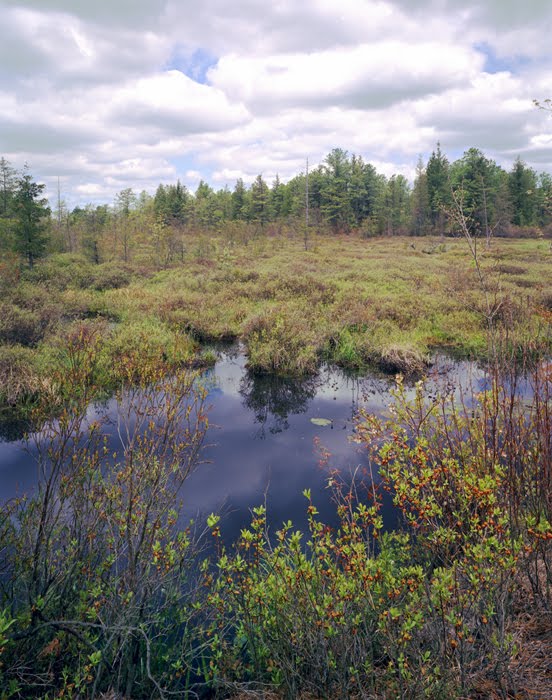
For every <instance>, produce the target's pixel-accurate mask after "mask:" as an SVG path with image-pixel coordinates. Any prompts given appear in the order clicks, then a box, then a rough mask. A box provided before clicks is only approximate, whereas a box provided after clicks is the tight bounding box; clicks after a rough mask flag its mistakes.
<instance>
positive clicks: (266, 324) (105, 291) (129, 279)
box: [0, 229, 552, 385]
mask: <svg viewBox="0 0 552 700" xmlns="http://www.w3.org/2000/svg"><path fill="white" fill-rule="evenodd" d="M182 251H183V252H182V256H181V257H180V259H179V260H178V262H177V263H175V264H174V265H173V266H172V267H168V268H166V269H163V270H157V271H156V270H155V269H154V268H151V267H147V266H145V265H144V264H143V263H140V264H139V265H137V264H135V266H134V267H131V266H129V265H122V264H121V263H117V262H107V263H104V264H102V265H92V264H91V263H90V262H87V261H86V260H85V259H83V258H82V257H78V256H70V255H56V256H52V257H51V258H49V259H47V260H45V261H42V262H41V263H40V264H37V265H36V268H35V270H33V272H32V273H31V272H25V273H24V274H23V275H20V276H19V277H18V276H15V277H13V279H12V284H11V285H6V286H5V288H4V292H3V299H2V302H1V303H2V316H1V317H0V340H1V341H2V343H3V344H4V345H7V346H11V347H13V348H16V349H17V348H18V347H19V346H22V345H24V346H26V347H29V348H31V349H32V352H31V353H30V354H29V353H27V355H26V356H25V357H26V361H27V362H28V363H29V366H30V367H32V368H33V369H34V370H36V372H37V373H38V375H40V374H41V372H43V371H44V370H45V369H48V372H50V371H51V365H50V364H49V363H48V362H43V361H41V360H40V358H41V357H42V356H44V355H48V354H50V355H51V353H50V351H49V348H51V347H53V346H55V345H56V344H59V341H60V339H61V340H63V338H64V334H66V332H67V329H68V328H70V326H71V324H74V323H78V322H89V321H92V320H94V319H96V320H98V321H106V322H108V323H107V325H106V326H105V328H106V330H105V333H106V334H107V338H108V343H107V346H108V347H110V348H111V351H112V353H113V354H117V353H124V352H125V350H129V351H130V350H135V349H136V347H137V346H138V345H140V344H143V348H144V352H145V354H146V355H151V354H155V353H158V354H161V355H162V356H164V357H165V358H167V359H168V360H169V364H170V362H173V363H174V366H178V365H180V364H182V363H183V362H190V363H196V362H197V360H196V358H197V357H198V356H199V357H201V345H202V344H210V343H213V342H218V341H226V340H241V341H243V343H244V347H245V350H246V353H247V356H248V362H249V366H250V368H251V369H252V370H254V371H256V372H276V373H281V374H286V375H301V374H308V373H312V372H313V371H315V370H316V368H317V366H318V365H319V364H320V362H322V361H327V362H330V363H336V364H338V365H341V366H344V367H347V368H351V369H365V368H367V367H369V366H373V367H379V368H380V369H383V370H385V371H389V372H396V371H401V372H406V373H409V372H413V373H415V372H419V371H420V370H422V369H423V368H424V366H426V365H427V363H428V358H429V357H430V355H431V353H432V352H433V351H434V350H436V349H445V350H447V351H449V352H453V353H455V354H457V355H460V356H464V357H477V358H484V357H485V353H486V347H487V343H486V332H487V329H486V322H485V318H486V314H487V312H488V310H487V309H486V308H484V307H483V306H482V301H481V294H480V286H479V280H478V275H477V271H476V270H475V269H474V265H473V261H472V260H471V259H470V256H469V252H468V251H467V250H466V246H465V243H464V241H462V240H461V239H447V240H446V242H445V243H444V244H443V243H441V242H439V241H433V240H431V239H423V240H415V241H413V239H410V238H408V239H407V238H400V237H397V238H370V239H363V238H359V237H355V236H337V237H336V236H334V237H331V236H322V235H318V236H316V237H315V236H313V238H312V240H311V245H310V246H309V249H308V250H307V251H305V250H304V246H303V241H302V239H301V238H300V237H299V236H294V235H292V232H289V231H286V232H284V234H282V235H278V234H277V233H275V232H272V233H269V234H266V233H262V232H259V231H254V232H251V235H248V236H237V235H236V232H233V231H231V230H230V229H229V231H228V232H223V233H221V234H220V235H218V236H214V237H211V238H206V237H205V236H200V237H197V236H192V235H191V234H188V236H187V237H185V240H184V241H183V249H182ZM479 261H480V264H481V268H482V270H483V271H484V274H485V278H486V280H487V282H488V286H489V293H490V294H491V296H492V303H493V304H494V307H493V313H494V314H495V316H496V318H495V319H494V322H496V324H497V326H499V327H501V328H504V329H507V330H508V332H509V333H510V334H512V335H515V334H520V333H526V334H527V333H528V332H529V333H533V334H535V333H537V332H542V328H544V327H546V326H547V325H549V322H550V318H549V317H550V298H552V281H551V280H552V276H551V275H550V266H551V256H550V252H549V248H548V245H547V243H546V242H543V241H539V240H519V241H514V240H495V241H493V246H492V248H491V250H490V251H487V250H485V251H482V252H481V254H480V257H479ZM13 352H15V353H16V354H17V350H15V351H12V354H13ZM108 362H109V359H108ZM99 380H100V383H101V382H102V381H103V382H104V383H105V384H106V385H107V384H109V381H111V379H110V378H109V377H108V376H107V374H104V376H103V379H102V378H101V377H100V378H99Z"/></svg>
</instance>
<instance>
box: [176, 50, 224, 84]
mask: <svg viewBox="0 0 552 700" xmlns="http://www.w3.org/2000/svg"><path fill="white" fill-rule="evenodd" d="M217 62H218V58H217V57H216V56H215V55H214V54H212V53H210V52H209V51H208V50H207V49H196V50H195V51H193V52H190V51H189V50H187V49H185V48H184V47H182V46H176V47H175V49H174V51H173V53H172V55H171V57H170V59H169V60H168V61H167V63H166V64H165V70H179V71H180V72H181V73H184V74H185V75H187V76H188V78H191V79H192V80H194V81H195V82H196V83H201V84H203V85H206V84H207V82H208V81H207V71H208V70H209V68H212V67H213V66H216V64H217Z"/></svg>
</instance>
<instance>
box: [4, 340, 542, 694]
mask: <svg viewBox="0 0 552 700" xmlns="http://www.w3.org/2000/svg"><path fill="white" fill-rule="evenodd" d="M84 341H86V342H84ZM101 345H102V341H101V340H98V342H95V341H93V340H91V339H90V338H89V337H86V338H85V337H84V336H82V335H74V336H72V337H71V338H69V339H68V345H67V357H68V358H71V361H70V362H69V363H68V365H67V373H68V379H67V381H68V382H71V383H72V386H73V391H72V392H71V394H70V396H71V397H72V398H71V401H70V402H69V404H68V403H67V402H66V401H65V402H64V405H65V409H61V410H60V412H59V415H58V419H57V420H55V421H51V422H48V423H47V424H46V425H45V426H44V428H43V431H42V433H41V436H40V439H39V441H38V442H37V444H36V450H37V459H38V465H39V475H40V478H39V488H38V491H37V493H36V495H35V496H33V497H32V498H29V499H24V500H20V501H16V502H10V503H8V504H6V505H5V506H4V508H3V509H2V511H1V513H2V517H1V519H0V571H1V572H2V577H1V583H2V587H1V589H0V595H1V599H0V600H1V603H0V610H1V611H2V612H0V637H1V641H2V644H1V647H0V687H1V688H2V692H3V697H6V698H8V697H14V698H23V697H24V698H31V697H41V698H60V697H101V696H102V694H108V696H110V697H121V698H122V697H132V698H151V697H159V698H167V697H171V696H172V694H174V693H176V694H177V695H180V696H182V697H198V696H200V697H213V696H216V697H231V696H237V697H243V695H244V694H246V695H247V696H249V697H266V696H267V695H271V696H273V697H282V698H289V699H290V700H291V699H292V698H301V697H304V698H307V697H313V696H317V697H328V698H333V697H357V696H358V697H372V698H389V697H397V698H401V699H403V698H404V699H412V700H415V699H416V700H417V699H418V698H424V697H425V698H436V699H437V698H445V697H447V698H458V700H460V699H461V698H467V697H470V698H478V697H488V698H492V697H497V698H514V697H516V698H519V697H523V698H525V697H542V698H546V697H548V696H549V695H548V692H549V677H548V676H547V670H546V664H545V663H540V662H539V659H540V660H541V661H542V660H544V661H545V660H546V659H547V658H549V656H548V654H549V652H550V644H549V631H550V624H549V623H550V620H549V617H550V610H551V606H552V597H551V596H552V559H551V557H552V501H551V498H550V494H551V493H552V483H551V480H552V472H551V464H552V443H551V439H552V423H551V416H552V412H551V408H552V392H551V388H552V375H551V373H550V366H549V364H548V363H546V362H538V363H536V364H535V363H534V362H531V363H530V365H528V366H518V365H517V360H516V356H515V355H514V354H511V350H512V349H511V347H509V345H508V344H505V345H502V346H501V348H500V355H499V356H500V357H501V358H502V360H506V361H504V362H503V364H502V365H498V364H496V365H495V366H494V371H493V372H492V373H491V375H490V385H489V390H488V391H486V392H484V393H482V394H479V395H473V396H464V397H463V400H460V401H459V400H458V397H457V395H456V396H455V393H454V391H453V390H448V391H447V390H443V391H442V392H438V393H436V392H435V391H432V392H431V394H429V393H428V392H426V391H425V387H424V383H423V381H420V382H418V384H417V385H416V391H415V394H414V396H413V397H411V398H410V397H409V394H408V393H407V392H406V391H405V388H404V385H403V382H402V380H401V379H400V377H399V379H398V380H397V386H396V389H395V391H394V393H393V403H392V407H391V411H390V417H389V418H387V419H382V418H378V417H375V416H371V415H367V414H365V413H361V414H360V415H359V416H358V424H357V431H356V440H357V441H358V442H359V443H360V444H361V445H363V446H364V447H365V449H366V450H367V452H368V454H369V455H370V457H371V464H372V467H373V470H374V475H376V474H377V473H378V472H379V477H376V478H374V479H371V478H366V477H362V475H357V478H355V479H353V481H352V482H351V481H348V480H347V481H344V480H343V479H342V476H341V475H340V474H339V473H338V472H336V471H333V470H331V469H330V471H329V480H328V487H329V488H331V489H332V490H333V493H334V496H335V501H336V508H337V512H338V515H339V525H338V526H337V527H336V528H335V527H334V528H332V527H329V526H327V525H325V524H324V523H323V522H321V521H320V519H319V517H318V512H317V508H316V502H315V501H314V500H313V499H312V497H311V494H310V492H309V490H306V491H305V494H304V495H305V497H306V506H305V507H306V509H307V514H308V522H309V528H308V531H307V532H299V531H297V530H296V529H295V528H294V526H293V523H291V522H287V523H283V524H282V527H281V529H280V530H278V531H277V532H275V533H270V532H268V531H267V527H266V511H265V508H264V507H263V506H262V505H259V506H257V507H255V508H253V511H252V512H253V519H252V522H251V526H250V527H249V528H246V529H244V530H242V532H241V535H240V537H239V539H238V540H237V542H235V544H234V545H233V546H232V547H229V548H228V549H226V548H225V546H224V545H223V544H222V541H223V540H222V537H221V528H223V527H224V524H223V522H221V520H220V518H219V516H217V515H212V516H210V517H209V518H208V520H207V523H206V526H207V528H208V531H209V532H210V534H207V533H203V535H202V534H201V532H199V529H198V528H197V527H196V526H193V525H190V524H188V523H182V522H181V521H180V519H179V500H180V497H181V493H182V491H181V489H182V486H183V485H184V482H185V480H186V478H187V476H188V474H189V473H190V472H191V471H192V470H193V469H194V467H195V466H196V465H197V463H198V459H199V457H200V449H201V444H202V442H203V439H204V434H205V429H206V425H207V423H206V416H205V412H204V409H203V394H202V393H201V391H200V390H199V388H198V385H197V383H195V382H194V376H193V373H190V371H189V370H181V371H179V372H176V373H173V374H171V375H167V366H166V365H164V364H163V363H159V362H158V361H157V360H156V359H148V360H147V361H144V360H143V358H142V357H141V355H140V354H139V353H128V354H126V355H125V356H122V357H121V363H120V367H119V368H118V372H119V375H120V376H122V377H124V382H123V384H122V386H121V389H120V392H119V394H118V396H117V399H118V407H119V408H118V411H119V417H118V424H119V431H120V432H122V434H124V435H125V440H124V444H123V446H122V448H121V451H120V452H118V453H115V454H111V453H108V451H107V449H106V447H105V443H104V440H103V435H104V426H103V425H102V423H101V421H100V420H96V419H93V422H92V423H91V422H90V421H91V419H90V417H89V414H88V413H87V410H86V409H87V406H88V402H89V400H90V397H91V396H92V395H93V377H94V372H95V364H96V359H97V358H98V359H99V358H100V357H101V356H102V350H101ZM529 367H530V368H529ZM505 370H507V371H508V372H509V375H508V376H505V375H504V371H505ZM527 371H528V372H529V376H530V378H531V380H530V381H531V384H532V398H531V400H530V402H529V405H528V404H527V398H522V397H521V396H520V395H519V394H518V393H517V392H516V388H515V378H516V377H518V376H520V374H519V372H522V373H523V372H527ZM324 456H325V459H326V460H330V461H331V456H330V455H328V454H326V453H324ZM383 490H387V491H389V492H390V493H391V495H392V498H393V501H394V504H395V507H396V508H397V509H398V511H399V512H400V513H401V514H402V523H403V526H402V527H401V528H400V529H398V530H396V531H394V532H385V531H384V530H383V522H382V517H381V499H382V494H383ZM206 537H208V539H210V540H211V542H212V543H214V544H212V545H211V546H210V547H208V549H207V550H204V544H202V543H205V539H206ZM202 549H203V550H204V551H203V552H202ZM547 635H548V636H547ZM547 640H548V641H547ZM103 696H105V695H103Z"/></svg>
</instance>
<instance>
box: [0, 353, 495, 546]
mask: <svg viewBox="0 0 552 700" xmlns="http://www.w3.org/2000/svg"><path fill="white" fill-rule="evenodd" d="M432 376H433V379H432V384H433V386H436V385H437V384H439V385H441V384H443V383H444V382H448V383H449V384H451V385H453V386H456V387H464V388H466V387H468V386H471V387H472V388H473V389H474V390H476V391H480V390H481V389H483V388H484V387H485V378H484V375H483V373H482V372H481V371H480V370H478V369H477V368H475V366H473V365H471V364H469V363H465V362H463V363H458V362H454V361H452V360H449V359H446V358H437V361H436V363H435V366H434V367H433V369H432ZM203 381H204V382H205V384H206V387H207V389H208V392H209V393H208V398H207V405H208V406H210V410H209V414H208V415H209V424H210V428H209V431H208V434H207V441H206V442H207V443H208V445H207V447H206V448H205V449H204V451H203V454H202V459H203V460H204V463H202V464H200V465H199V466H198V468H197V470H196V471H195V472H194V473H193V474H192V475H191V476H190V478H189V479H188V481H187V482H186V484H185V486H184V492H183V495H184V512H183V517H184V518H186V520H187V519H188V518H192V517H193V518H196V517H197V516H200V517H201V516H205V515H208V514H209V513H211V512H220V511H222V513H223V514H224V519H223V523H222V528H223V532H224V534H225V539H227V540H231V539H233V538H234V537H235V536H236V535H237V534H238V532H239V529H240V528H242V527H244V526H245V525H247V524H248V522H249V521H250V509H251V508H252V507H253V506H255V505H259V504H261V503H263V502H265V501H266V505H267V508H268V521H269V525H270V527H271V528H272V530H275V529H277V528H278V527H279V526H280V525H281V524H282V522H283V521H287V520H288V519H291V520H292V521H293V522H294V524H296V525H297V526H298V527H301V528H304V526H305V522H306V519H305V508H306V500H305V498H304V496H303V495H302V492H303V490H304V489H305V488H310V489H311V493H312V496H313V500H314V502H315V504H316V505H317V507H318V509H319V511H320V513H321V517H322V519H323V520H325V521H326V522H329V523H334V522H335V508H334V505H333V503H332V498H331V494H330V492H329V491H328V489H327V488H326V484H327V479H328V475H329V468H337V469H339V470H340V471H341V473H342V474H343V476H344V478H345V479H349V478H350V475H351V474H352V473H353V472H355V471H356V472H357V477H358V478H359V479H362V478H363V477H365V475H366V470H367V468H368V466H369V465H368V459H367V455H366V452H365V451H364V450H363V449H361V448H359V446H358V445H357V444H355V443H353V442H352V441H351V440H350V438H351V436H352V435H353V433H354V417H355V413H356V411H357V410H358V408H359V407H363V408H365V409H366V410H368V411H370V412H373V413H377V414H382V413H385V412H386V410H387V409H388V406H389V403H390V400H391V397H390V394H389V389H390V388H391V387H392V386H393V380H392V379H390V378H383V377H376V376H369V377H354V376H351V375H347V374H345V373H343V372H341V371H339V370H338V369H335V368H323V369H322V370H321V371H320V373H319V375H318V376H316V377H310V378H308V379H305V380H303V381H297V380H286V379H281V378H275V377H271V376H264V377H256V376H252V375H250V374H249V373H248V372H247V370H246V368H245V358H244V356H243V354H241V353H240V352H238V351H236V352H225V353H222V354H221V356H220V359H219V361H218V362H217V364H216V366H215V367H214V368H213V369H212V370H209V371H208V372H206V374H205V376H204V377H203ZM115 409H116V406H115V403H114V401H112V402H110V403H108V404H107V406H105V407H103V408H95V409H93V410H92V414H95V413H97V412H99V413H102V412H103V413H106V414H107V415H108V416H109V415H114V414H115ZM313 418H314V419H317V418H324V419H327V420H330V421H331V424H330V425H326V426H319V425H315V424H314V423H313V422H312V419H313ZM108 429H109V428H108ZM117 439H118V438H117V437H116V431H115V429H112V433H111V436H110V440H111V441H112V442H113V447H114V448H115V449H119V448H120V447H121V445H120V443H119V444H118V445H117V444H116V441H117ZM317 443H319V444H320V445H322V446H323V448H324V449H325V450H327V451H329V453H330V457H329V462H328V464H320V451H319V448H318V447H317ZM23 448H24V443H23V441H22V440H20V439H19V440H11V441H10V440H6V439H4V441H3V442H0V500H5V499H7V498H10V497H12V496H14V495H21V494H22V493H25V492H29V491H32V489H33V487H34V485H35V484H36V480H37V467H36V464H35V462H34V459H33V457H32V454H29V453H28V452H26V451H25V450H24V449H23ZM394 517H395V516H394V513H393V510H392V509H391V508H390V507H389V504H386V506H385V510H384V519H385V520H386V525H387V526H388V527H392V526H393V523H394Z"/></svg>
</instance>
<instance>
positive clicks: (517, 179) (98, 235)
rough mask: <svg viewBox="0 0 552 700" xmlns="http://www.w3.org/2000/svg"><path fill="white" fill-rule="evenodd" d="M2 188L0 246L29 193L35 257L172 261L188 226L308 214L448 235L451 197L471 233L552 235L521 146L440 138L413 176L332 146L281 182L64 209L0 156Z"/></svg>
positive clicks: (329, 228)
mask: <svg viewBox="0 0 552 700" xmlns="http://www.w3.org/2000/svg"><path fill="white" fill-rule="evenodd" d="M0 188H1V197H0V247H1V248H3V249H4V250H10V249H11V250H15V251H18V252H20V253H22V254H23V256H24V257H27V258H28V257H29V241H25V240H23V241H22V240H21V238H23V239H25V236H27V237H28V233H29V227H28V226H27V228H25V225H22V224H21V221H19V228H18V218H19V219H21V212H22V210H23V209H24V208H25V206H26V205H25V204H24V200H25V197H26V201H27V203H29V201H31V202H32V203H33V205H36V206H34V208H33V207H31V209H33V216H34V218H35V219H38V218H40V216H41V215H42V219H43V221H46V222H47V225H46V226H45V229H44V230H42V231H41V236H40V244H39V245H38V246H37V248H36V251H35V253H36V254H34V253H33V257H39V256H40V255H41V254H43V252H45V251H47V250H51V251H54V252H55V251H63V252H71V253H80V254H83V255H85V256H86V257H88V258H89V259H91V260H93V261H94V262H98V263H99V262H103V261H104V260H108V259H114V258H119V259H122V260H124V261H126V262H129V261H130V260H131V259H137V258H139V257H140V256H141V255H144V254H145V253H146V252H147V251H148V250H149V251H150V252H151V250H152V248H153V249H154V250H155V255H156V256H157V257H158V258H159V262H162V263H163V264H168V263H170V262H171V261H173V260H177V259H178V258H179V256H180V255H181V254H182V251H183V246H184V234H189V233H194V232H196V233H203V234H209V233H211V234H216V233H217V232H220V231H222V230H223V229H224V232H225V233H226V234H227V235H228V234H230V236H231V235H233V233H234V234H235V235H236V236H242V235H244V232H247V233H248V235H249V234H255V233H258V232H260V231H265V232H267V233H285V232H295V233H297V234H301V233H302V232H303V233H305V234H306V233H307V221H308V226H309V230H311V229H312V230H315V231H317V232H322V233H330V234H331V233H334V234H343V233H345V234H346V233H351V232H356V233H358V234H360V235H363V236H366V237H370V236H395V235H414V236H422V235H447V234H453V233H455V216H454V215H453V214H454V211H457V210H458V208H459V207H461V209H462V213H463V215H464V216H465V217H466V219H467V221H468V222H469V225H470V226H471V228H472V231H473V233H474V234H475V235H482V236H487V237H489V236H512V237H514V236H515V237H517V236H546V237H552V176H551V175H550V174H548V173H540V174H538V173H536V172H535V171H534V170H533V169H531V168H529V167H528V166H527V165H526V164H525V163H524V162H523V161H522V160H521V159H520V158H518V159H517V160H516V161H515V163H514V165H513V167H512V169H511V170H510V171H509V172H508V171H506V170H504V169H503V168H502V167H500V166H499V165H497V164H496V163H495V162H494V161H493V160H491V159H489V158H487V157H486V156H485V155H484V154H483V153H482V152H481V151H480V150H478V149H477V148H470V149H469V150H468V151H466V152H465V153H464V155H463V156H462V157H461V158H459V159H458V160H456V161H454V162H452V163H450V162H449V161H448V159H447V158H446V156H445V155H444V154H443V153H442V152H441V149H440V146H439V144H438V145H437V147H436V149H435V150H434V151H433V153H432V154H431V156H430V158H429V160H428V162H427V164H425V165H424V163H423V162H422V160H421V159H420V160H419V162H418V165H417V168H416V177H415V180H414V183H413V185H412V186H411V185H410V183H409V182H408V180H407V179H406V178H405V177H404V176H403V175H393V176H391V177H390V178H387V177H385V176H384V175H382V174H380V173H378V172H377V170H376V168H375V167H374V166H373V165H371V164H370V163H366V162H365V161H364V160H363V158H362V157H361V156H358V155H354V154H353V155H349V153H348V152H347V151H345V150H343V149H341V148H335V149H333V150H332V151H331V152H330V153H329V154H328V155H327V156H326V158H325V159H324V161H323V162H322V164H320V165H319V166H317V167H316V168H314V169H312V170H311V171H310V172H308V176H307V173H306V172H302V173H300V174H299V175H296V176H295V177H293V178H292V179H291V180H290V181H289V182H287V183H282V182H280V180H279V178H278V177H276V179H275V180H274V181H273V182H272V183H271V184H268V183H267V182H266V181H265V180H264V179H263V176H262V175H258V176H257V178H256V179H255V181H254V182H253V183H252V184H251V185H250V186H249V187H248V186H246V185H245V184H244V182H243V180H241V179H239V180H238V181H237V182H236V184H235V186H234V188H233V190H230V189H229V188H227V187H226V188H224V189H219V190H214V189H213V188H212V187H210V186H209V185H208V184H207V183H206V182H204V181H201V182H200V183H199V186H198V188H197V190H196V192H195V194H192V193H191V192H189V191H188V189H187V188H186V187H185V186H184V185H182V184H181V183H180V182H176V184H172V185H162V184H160V185H159V187H158V188H157V191H156V192H155V195H153V196H152V195H150V194H148V193H147V192H141V193H140V194H137V193H135V192H134V191H133V190H132V189H131V188H128V189H124V190H122V191H121V192H119V193H118V194H117V196H116V198H115V201H114V202H113V203H112V204H103V205H99V206H98V205H92V204H89V205H87V206H79V207H75V208H74V209H73V210H72V211H69V210H68V209H67V207H66V205H65V204H64V202H63V200H62V198H61V194H60V196H59V197H58V201H57V202H56V203H55V206H54V207H52V209H50V207H48V203H47V202H46V200H44V199H40V196H41V193H42V191H43V186H42V185H37V184H36V183H33V181H32V178H31V177H30V175H29V174H28V172H27V171H24V173H18V172H17V171H16V170H15V169H14V168H13V167H12V166H11V164H10V163H9V162H8V161H7V160H6V159H4V158H2V159H1V160H0ZM307 195H308V196H307ZM307 202H308V217H307ZM27 209H28V207H27ZM29 216H30V214H27V217H29ZM23 223H24V222H23ZM25 231H27V233H25ZM18 237H19V239H18ZM31 247H32V244H31ZM29 262H30V264H31V265H32V258H30V259H29Z"/></svg>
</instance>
